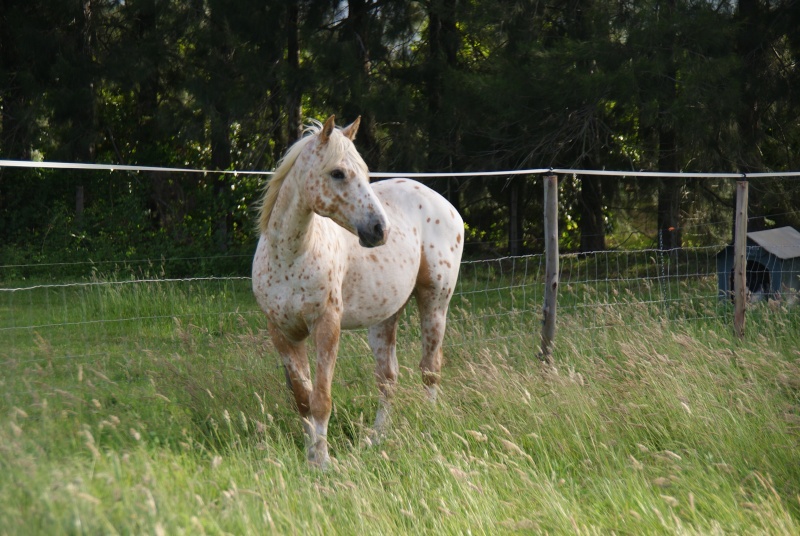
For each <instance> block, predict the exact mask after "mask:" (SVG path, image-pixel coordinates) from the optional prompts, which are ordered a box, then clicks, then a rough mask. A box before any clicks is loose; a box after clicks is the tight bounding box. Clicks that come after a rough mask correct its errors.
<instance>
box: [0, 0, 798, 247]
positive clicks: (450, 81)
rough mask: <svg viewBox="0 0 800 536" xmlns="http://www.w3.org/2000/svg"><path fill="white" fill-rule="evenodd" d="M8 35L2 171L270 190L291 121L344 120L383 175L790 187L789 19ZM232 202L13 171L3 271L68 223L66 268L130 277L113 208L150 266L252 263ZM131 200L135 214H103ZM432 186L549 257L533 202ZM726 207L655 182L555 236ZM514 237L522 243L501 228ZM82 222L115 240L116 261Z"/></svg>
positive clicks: (446, 15) (102, 22)
mask: <svg viewBox="0 0 800 536" xmlns="http://www.w3.org/2000/svg"><path fill="white" fill-rule="evenodd" d="M3 11H4V13H3V16H2V17H0V26H2V31H0V41H1V42H0V50H2V51H3V52H2V58H0V59H1V60H2V63H1V64H0V119H2V121H0V153H1V154H2V156H4V157H8V158H20V159H26V160H27V159H31V158H34V157H35V158H44V159H47V160H65V161H70V162H82V161H83V162H92V161H100V162H110V163H121V164H142V165H159V166H174V167H192V168H206V169H211V170H216V169H221V170H225V169H260V170H265V169H271V168H273V167H274V165H275V163H276V161H277V159H278V158H279V157H280V155H281V154H282V153H283V151H284V150H285V149H286V147H287V145H288V144H289V143H290V142H291V141H292V140H293V139H294V137H295V136H296V135H297V131H298V128H299V124H298V123H297V122H298V121H299V117H300V116H302V117H306V118H322V117H324V116H327V115H328V114H331V113H335V114H337V115H338V116H339V118H340V120H341V121H342V122H345V121H351V120H352V119H354V118H355V117H356V116H359V115H360V116H362V127H361V130H360V132H359V139H358V146H359V149H360V150H361V152H362V153H363V154H364V157H365V159H366V161H367V163H368V164H369V165H370V167H371V168H372V169H375V170H380V171H386V170H391V171H397V172H403V171H437V170H456V171H469V170H498V169H516V168H522V167H547V166H552V167H577V168H594V169H599V168H606V169H612V168H616V169H636V170H639V169H645V170H661V171H734V170H742V171H765V170H779V171H783V170H792V169H798V159H797V156H796V155H797V154H800V151H799V150H798V149H800V128H799V127H798V124H800V123H798V121H797V118H798V117H800V107H799V106H798V102H797V99H796V98H795V96H794V93H793V92H792V89H791V88H792V87H795V86H796V85H797V84H796V82H797V81H798V74H797V72H796V71H797V70H796V69H794V68H793V67H792V66H793V65H795V64H796V63H797V54H798V50H800V47H798V45H797V43H798V42H800V38H798V31H797V28H798V27H800V26H799V25H797V24H793V21H797V20H800V8H798V6H797V4H796V3H792V2H777V3H774V4H764V3H762V2H759V1H757V0H748V1H747V2H745V3H744V6H743V7H741V8H740V6H738V4H737V6H735V7H732V6H730V5H728V4H725V3H723V4H719V3H715V2H708V1H700V2H671V3H667V4H666V5H663V3H659V2H655V1H650V0H648V1H645V2H643V3H636V4H619V5H617V4H610V3H602V2H594V3H591V4H587V5H585V6H584V5H581V6H577V4H574V2H573V3H571V2H565V1H562V0H558V1H556V2H554V3H551V4H547V5H543V4H541V3H540V2H530V1H523V2H520V1H506V0H502V1H496V0H495V1H491V2H487V1H470V2H456V1H454V0H441V1H437V2H418V1H411V0H406V1H400V2H390V3H387V2H365V1H363V0H350V1H348V2H338V3H337V2H310V1H305V0H304V1H299V2H277V1H272V2H262V1H255V0H247V1H244V2H237V3H235V4H232V3H229V2H221V1H218V0H200V1H193V2H178V1H176V0H167V1H163V2H162V1H154V0H128V1H126V2H89V3H84V4H80V3H76V2H66V3H63V2H62V3H57V4H53V3H52V2H43V1H41V0H34V1H25V2H23V1H20V0H13V1H7V2H6V3H4V10H3ZM56 177H57V178H56ZM228 179H229V178H225V179H224V180H222V181H220V180H217V178H216V177H214V176H208V177H203V178H202V179H200V180H192V179H188V178H184V177H163V176H155V175H153V176H142V177H140V178H138V179H137V180H131V178H130V177H129V176H126V175H124V174H115V175H112V176H110V177H102V178H100V177H89V176H88V175H80V176H79V175H70V176H69V178H67V174H64V173H57V174H56V173H50V172H39V173H35V172H17V171H15V170H13V169H4V170H0V213H1V215H0V217H2V221H3V223H4V224H5V225H4V226H3V227H2V228H0V239H1V240H0V243H2V244H4V246H3V247H4V248H5V249H6V250H7V253H6V255H13V256H14V257H18V256H24V257H31V255H32V253H26V252H29V251H30V252H32V251H38V252H39V253H40V255H42V256H45V257H51V258H54V259H56V258H59V256H60V254H59V251H60V250H57V249H49V248H48V247H47V246H46V245H45V246H44V247H43V246H42V244H43V242H44V244H47V243H54V241H53V240H50V239H49V238H50V237H51V236H52V230H50V229H51V227H53V224H54V223H56V226H55V227H60V228H63V227H67V228H69V233H65V236H64V237H63V239H59V241H58V245H59V247H61V246H65V247H66V250H67V251H72V250H75V248H76V246H75V244H74V243H69V244H68V243H67V242H68V241H67V240H66V238H67V237H70V236H72V235H75V236H76V237H77V238H74V239H73V242H76V241H77V242H81V241H83V242H85V241H86V240H91V241H92V242H93V243H94V251H99V250H101V249H102V250H104V251H107V252H108V253H109V255H111V256H114V255H124V254H127V252H128V251H130V250H131V247H130V244H128V243H126V242H127V241H130V240H133V239H128V238H127V237H126V236H125V235H126V234H128V233H130V232H131V230H130V229H124V228H123V229H114V228H113V223H112V222H113V220H115V219H116V220H119V216H120V209H119V204H120V203H122V204H126V205H129V207H128V209H126V210H124V211H123V212H124V218H125V220H126V221H128V220H130V221H131V222H133V229H134V230H135V232H139V230H140V229H142V230H143V232H144V234H143V235H142V236H141V237H139V238H138V239H136V240H138V241H139V242H141V243H153V237H154V236H161V235H163V236H169V237H172V238H173V239H174V240H176V241H177V242H178V243H179V244H183V243H185V242H186V241H188V240H189V238H188V237H187V233H192V234H194V233H199V236H194V237H192V239H191V241H192V242H193V243H199V242H201V241H206V245H207V246H209V247H210V248H211V249H210V250H206V253H209V252H214V253H216V252H219V251H225V250H226V248H231V247H236V246H237V245H239V244H241V243H242V241H243V239H242V236H241V235H242V233H243V229H245V228H246V227H248V226H249V225H245V224H244V223H243V222H244V219H243V215H244V210H243V209H242V207H243V206H246V205H249V204H250V203H252V202H254V201H255V197H256V196H254V195H251V194H252V193H253V192H254V191H256V190H257V189H256V188H254V187H253V186H252V185H251V184H250V183H247V184H246V185H244V186H243V185H242V184H240V182H241V181H243V179H240V178H239V179H235V180H234V179H232V180H228ZM37 181H38V183H37ZM49 181H55V182H57V183H58V184H55V183H51V182H49ZM170 181H173V182H170ZM174 181H178V182H180V183H181V184H180V187H178V186H176V183H175V182H174ZM111 182H116V183H119V184H118V185H111V184H109V183H111ZM131 183H134V184H133V186H132V187H129V188H128V192H127V194H125V195H129V196H131V197H132V199H130V200H128V199H126V200H122V198H119V199H116V200H115V201H114V202H113V203H111V202H108V201H107V199H108V198H109V195H108V193H109V191H111V190H114V191H116V192H119V191H120V189H124V188H125V187H126V185H129V184H131ZM429 183H430V184H431V186H433V187H434V188H436V189H437V190H439V191H441V192H442V193H444V194H445V195H446V196H447V197H448V199H450V200H451V201H453V203H454V204H455V205H456V207H457V208H459V210H460V211H461V212H462V213H463V215H464V217H465V220H466V221H467V223H468V224H469V225H470V228H471V229H473V230H474V232H475V233H476V236H481V237H484V238H483V240H484V241H485V242H486V243H487V248H489V249H492V250H496V249H498V248H508V247H509V244H508V237H509V236H511V235H512V234H513V235H517V236H520V237H521V241H522V242H524V244H525V245H524V248H527V249H529V250H537V249H539V248H540V247H541V246H540V240H539V237H540V235H541V233H540V231H541V229H540V227H539V219H538V218H536V217H535V215H536V214H538V213H539V211H540V206H539V205H540V195H539V194H540V190H539V188H538V187H536V186H535V182H533V181H528V182H526V183H525V185H524V186H523V187H522V189H521V191H519V192H518V195H516V196H510V195H509V189H508V188H506V184H504V181H503V180H498V179H494V178H492V179H485V178H471V179H466V180H460V179H459V180H443V179H436V180H431V181H429ZM793 184H794V182H787V181H779V180H763V181H761V182H760V184H758V185H754V186H755V187H754V189H753V192H752V194H751V201H752V210H751V215H756V216H762V217H768V218H769V219H771V220H773V221H775V222H776V224H793V225H800V221H798V218H800V216H798V214H797V212H796V210H794V207H797V206H798V205H800V200H799V198H798V195H800V194H799V193H798V192H799V191H798V189H797V188H796V187H794V186H793ZM240 186H242V187H240ZM78 187H82V188H83V192H84V198H85V206H84V210H85V213H82V214H79V212H80V211H81V209H80V208H79V206H78V203H75V202H73V200H74V199H75V197H76V189H77V188H78ZM229 187H230V188H231V189H229ZM233 187H235V188H236V189H235V190H233V189H232V188H233ZM714 188H716V186H714V187H711V188H709V187H707V186H706V183H704V182H701V181H689V182H686V183H684V184H682V185H681V186H680V187H679V188H678V189H679V190H680V191H679V192H678V194H679V195H671V196H670V195H658V193H659V192H661V193H662V194H665V192H668V191H669V190H670V188H669V184H668V183H666V182H664V181H639V182H638V183H637V184H636V185H635V186H633V187H631V186H629V185H628V184H625V183H623V182H621V181H606V183H604V184H603V185H602V186H601V187H600V188H599V189H597V190H596V191H591V192H590V191H589V190H587V189H585V188H583V189H582V188H580V187H572V186H567V187H566V188H565V189H564V191H563V192H562V195H563V196H564V197H565V199H564V207H565V208H566V209H567V210H568V211H569V212H568V213H567V218H566V219H565V221H568V222H573V223H574V224H575V225H577V228H575V229H569V230H568V237H569V239H570V240H569V241H568V242H566V243H565V245H566V246H567V247H568V248H569V249H572V250H577V249H586V248H587V247H589V246H590V245H593V246H597V247H604V246H605V247H607V246H613V245H615V244H620V243H624V242H625V240H621V239H620V238H619V237H617V236H615V233H617V232H618V230H619V229H629V228H630V227H631V226H639V222H638V221H637V220H636V217H635V216H634V217H633V219H632V217H631V214H636V213H643V212H648V211H653V212H654V213H655V214H657V217H656V222H655V223H654V224H652V225H647V237H648V238H649V239H650V241H651V242H656V241H657V239H656V237H657V236H658V231H659V230H664V229H668V228H669V227H683V226H684V224H685V223H687V222H689V223H691V222H692V221H702V220H711V221H723V220H725V219H726V218H725V217H720V216H721V214H722V213H724V212H725V211H727V210H730V207H731V199H730V189H729V188H717V191H715V192H713V191H712V190H713V189H714ZM234 191H235V193H233V192H234ZM203 204H204V205H205V206H206V210H204V211H202V215H198V214H197V212H196V210H195V209H196V207H199V206H201V205H203ZM512 204H513V205H514V210H512V208H511V207H512ZM651 204H654V205H655V206H651ZM653 209H655V210H653ZM148 211H149V214H150V215H145V214H148ZM190 213H191V216H190ZM512 213H519V214H522V219H521V221H518V222H509V219H510V215H511V214H512ZM84 219H85V220H87V221H88V223H89V224H91V225H101V224H102V225H108V224H110V225H111V227H110V228H109V229H108V230H107V231H106V232H105V233H104V234H103V236H104V237H105V240H106V242H105V243H104V244H102V245H101V244H100V241H101V239H100V236H101V233H100V232H99V230H98V229H96V228H95V229H92V228H91V225H90V226H89V227H87V226H83V227H81V225H79V224H80V223H81V222H80V221H79V220H84ZM148 219H150V222H149V223H147V222H146V221H145V220H148ZM189 221H191V223H188V222H189ZM58 222H66V223H67V225H66V226H63V225H61V223H58ZM101 222H102V223H101ZM199 222H203V225H206V227H207V228H213V229H214V231H213V233H212V234H216V237H215V238H214V239H213V240H212V239H206V236H207V232H206V231H207V229H206V228H203V227H202V225H200V224H199ZM600 222H604V223H603V225H600ZM75 226H77V229H74V228H73V227H75ZM55 227H53V228H55ZM639 227H641V226H639ZM23 230H24V232H22V231H23ZM512 231H514V232H512ZM148 233H149V234H148ZM704 234H705V235H711V234H714V235H719V234H721V233H720V232H718V231H717V230H713V231H711V232H707V233H704ZM45 236H47V237H48V240H46V241H45V240H43V237H45ZM82 236H85V237H86V238H85V239H83V238H80V237H82ZM29 239H30V242H28V241H27V240H29ZM37 240H38V242H37ZM691 240H692V242H691V244H692V245H693V244H696V243H697V242H698V240H699V239H698V238H697V237H693V238H691ZM644 241H645V240H644V239H642V242H644ZM705 243H708V242H705ZM687 244H689V243H687ZM164 247H166V246H164ZM180 247H183V245H181V246H180ZM134 249H135V250H137V251H140V248H134ZM12 250H14V251H12ZM479 253H480V252H479Z"/></svg>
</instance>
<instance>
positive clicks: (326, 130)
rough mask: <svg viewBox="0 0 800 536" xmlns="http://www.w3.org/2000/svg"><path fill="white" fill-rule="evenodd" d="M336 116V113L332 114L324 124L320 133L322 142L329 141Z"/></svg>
mask: <svg viewBox="0 0 800 536" xmlns="http://www.w3.org/2000/svg"><path fill="white" fill-rule="evenodd" d="M335 118H336V116H335V115H332V116H330V117H329V118H328V119H327V120H326V121H325V124H324V125H322V130H321V131H320V133H319V141H320V143H328V139H329V138H330V137H331V133H332V132H333V129H334V127H336V125H335V124H334V121H333V120H334V119H335Z"/></svg>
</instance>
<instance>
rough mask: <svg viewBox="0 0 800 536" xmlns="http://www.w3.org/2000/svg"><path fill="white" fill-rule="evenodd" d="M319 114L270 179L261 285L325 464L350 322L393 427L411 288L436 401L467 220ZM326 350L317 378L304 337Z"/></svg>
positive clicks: (311, 457)
mask: <svg viewBox="0 0 800 536" xmlns="http://www.w3.org/2000/svg"><path fill="white" fill-rule="evenodd" d="M359 122H360V118H359V119H356V121H355V122H353V123H352V124H351V125H349V126H347V127H345V128H343V129H340V128H337V127H336V126H335V124H334V117H333V116H331V117H330V118H328V120H327V121H325V123H324V124H320V123H317V122H314V123H313V124H312V125H310V126H309V127H308V128H307V129H306V132H305V135H304V137H302V138H301V139H300V140H299V141H298V142H296V143H295V144H294V145H293V146H292V147H291V148H290V149H289V150H288V152H287V153H286V155H285V156H284V157H283V159H282V160H281V162H280V163H279V165H278V168H277V170H276V171H275V173H274V174H273V176H272V178H271V179H270V181H269V182H268V184H267V186H266V188H265V191H264V195H263V198H262V200H261V206H260V214H259V231H260V238H259V242H258V248H257V250H256V253H255V257H254V259H253V278H252V282H253V292H254V293H255V296H256V299H257V301H258V304H259V306H260V307H261V309H263V311H264V313H265V314H266V316H267V320H268V328H269V333H270V336H271V338H272V341H273V344H274V345H275V348H276V350H277V351H278V353H279V354H280V356H281V359H282V361H283V365H284V367H285V370H286V375H287V380H288V383H289V384H290V386H291V389H292V391H293V393H294V398H295V401H296V403H297V408H298V410H299V412H300V416H301V418H302V423H303V428H304V431H305V438H306V448H307V456H308V461H309V463H310V464H311V465H314V466H318V467H322V468H324V467H325V466H326V465H327V464H328V463H329V461H330V457H329V453H328V442H327V434H328V420H329V418H330V414H331V382H332V380H333V371H334V365H335V363H336V355H337V352H338V347H339V336H340V332H341V330H343V329H345V330H350V329H360V328H368V340H369V345H370V347H371V349H372V352H373V354H374V355H375V361H376V366H375V378H376V380H377V384H378V389H379V391H380V401H379V407H378V411H377V414H376V417H375V424H374V430H376V431H377V432H378V433H380V432H381V431H382V430H383V429H384V427H385V426H386V423H387V419H388V415H389V409H390V402H391V399H392V393H393V391H394V390H395V386H396V382H397V374H398V365H397V354H396V351H395V345H396V335H397V323H398V317H399V315H400V313H401V312H402V310H403V308H404V306H405V305H406V303H407V302H408V301H409V299H410V298H411V296H412V295H413V296H414V297H415V298H416V302H417V306H418V309H419V316H420V319H421V323H422V331H421V333H422V360H421V361H420V365H419V366H420V369H421V370H422V381H423V383H424V385H425V388H426V389H427V392H428V394H429V396H430V398H431V399H433V400H435V399H436V393H437V386H438V384H439V380H440V372H441V367H442V339H443V337H444V331H445V322H446V317H447V308H448V305H449V303H450V298H451V297H452V296H453V291H454V289H455V286H456V279H457V278H458V270H459V265H460V261H461V253H462V250H463V245H464V223H463V221H462V219H461V216H459V214H458V212H457V211H456V209H455V208H453V206H452V205H451V204H450V203H449V202H448V201H447V200H445V199H444V198H443V197H442V196H440V195H439V194H437V193H436V192H434V191H433V190H431V189H430V188H427V187H426V186H424V185H422V184H420V183H418V182H416V181H412V180H409V179H402V178H399V179H391V180H385V181H380V182H376V183H374V184H370V181H369V171H368V169H367V165H366V164H365V163H364V160H363V159H362V158H361V156H360V155H359V153H358V151H357V150H356V148H355V146H354V144H353V140H354V139H355V136H356V131H357V130H358V126H359ZM308 337H312V338H313V341H314V343H315V347H316V351H317V356H316V361H315V368H316V370H315V374H314V378H313V381H312V378H311V370H310V366H309V360H308V357H307V355H306V348H305V340H306V339H307V338H308Z"/></svg>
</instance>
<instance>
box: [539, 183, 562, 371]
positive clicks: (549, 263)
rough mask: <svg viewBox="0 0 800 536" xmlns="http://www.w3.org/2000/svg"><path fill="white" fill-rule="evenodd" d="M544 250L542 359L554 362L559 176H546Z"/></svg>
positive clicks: (546, 361)
mask: <svg viewBox="0 0 800 536" xmlns="http://www.w3.org/2000/svg"><path fill="white" fill-rule="evenodd" d="M544 250H545V287H544V307H543V309H542V312H543V314H544V318H543V321H542V324H543V325H542V353H541V356H540V357H541V360H542V361H544V362H545V363H548V364H549V363H552V362H553V357H552V352H553V343H554V341H555V336H556V302H557V298H558V274H559V269H558V176H556V175H548V176H546V177H545V178H544Z"/></svg>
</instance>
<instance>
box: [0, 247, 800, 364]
mask: <svg viewBox="0 0 800 536" xmlns="http://www.w3.org/2000/svg"><path fill="white" fill-rule="evenodd" d="M726 251H727V250H726V249H725V248H724V247H723V246H718V247H704V248H687V249H680V250H673V251H659V250H640V251H604V252H595V253H591V254H566V255H562V257H561V274H560V291H559V329H567V330H585V331H595V332H602V331H603V330H606V329H609V328H613V327H615V326H621V325H625V326H627V327H631V326H632V325H633V324H635V323H663V322H708V321H719V322H720V323H722V324H728V323H729V319H730V315H731V314H732V306H731V301H730V299H728V298H727V297H726V296H725V295H724V293H721V292H720V278H721V277H727V274H719V273H718V272H717V266H718V262H720V259H718V256H720V255H721V256H724V255H726ZM722 261H724V259H722ZM722 264H724V262H723V263H722ZM2 269H3V267H2V266H0V270H2ZM778 276H779V274H774V276H773V277H778ZM543 287H544V257H543V255H526V256H520V257H501V258H495V259H485V260H470V261H465V262H463V263H462V266H461V274H460V278H459V283H458V287H457V290H456V293H455V294H454V297H453V300H452V302H451V308H450V315H449V321H448V322H449V328H450V329H449V330H448V331H449V332H452V333H451V334H450V335H448V339H447V341H446V344H447V346H448V347H449V351H459V349H462V348H463V349H465V351H469V350H466V349H469V348H474V347H475V345H476V344H477V345H479V346H481V345H482V346H487V347H488V346H492V345H497V344H500V345H506V346H509V345H512V346H514V347H515V348H516V351H517V352H522V353H525V354H526V355H527V356H528V357H530V359H535V354H536V349H537V348H536V347H537V345H538V335H539V330H540V321H541V306H542V300H543V290H544V289H543ZM756 299H760V301H761V304H755V303H754V304H753V305H752V307H759V306H762V307H785V308H789V310H791V311H793V313H792V314H800V307H797V306H793V305H792V303H794V301H796V299H797V296H796V293H792V292H791V290H789V289H787V292H786V293H785V294H784V295H773V294H770V295H768V296H759V297H758V298H756ZM415 315H416V311H415V307H414V306H409V307H407V308H406V311H405V313H404V316H403V319H402V320H401V326H400V332H401V333H400V334H399V339H400V340H401V341H402V340H407V341H409V342H408V344H410V345H415V344H418V340H419V339H418V336H419V332H418V328H417V327H416V319H415ZM464 326H468V327H467V328H466V329H465V328H464ZM265 327H266V321H265V319H264V317H263V315H262V313H261V311H260V310H259V308H258V305H257V304H256V302H255V299H254V298H253V295H252V292H251V289H250V278H249V277H248V276H246V275H239V276H230V277H200V278H164V277H158V276H146V277H142V276H129V277H121V276H120V274H119V273H116V274H112V275H107V276H100V275H96V276H95V277H94V278H93V279H90V280H87V281H79V282H64V283H46V284H27V285H26V284H16V285H8V284H7V285H5V286H4V287H3V288H0V354H2V356H3V357H2V359H1V360H0V364H2V366H3V367H4V368H5V369H6V370H9V369H13V368H19V367H28V368H31V369H32V370H33V369H36V368H37V367H38V368H42V367H48V366H50V367H52V366H59V364H65V363H69V362H78V361H79V362H81V363H84V364H87V365H91V363H92V362H93V361H95V360H104V359H109V358H111V359H120V360H122V361H123V362H124V361H125V360H127V359H135V358H136V356H137V355H143V354H148V353H158V354H161V355H169V354H170V353H171V352H177V351H181V350H182V349H185V348H186V347H187V346H191V344H194V343H192V342H191V339H192V337H193V336H199V337H201V338H203V339H204V340H205V341H206V344H208V345H210V346H212V347H213V345H214V344H222V343H223V342H224V341H229V342H230V340H232V339H235V338H236V337H238V336H241V335H243V334H245V333H248V334H251V335H253V336H255V337H258V338H263V339H265V340H266V338H267V337H266V334H265V333H264V329H265ZM559 336H562V335H561V334H559V335H558V336H557V339H558V337H559ZM414 340H416V341H417V342H413V341H414ZM234 343H235V341H234ZM264 344H265V348H266V347H268V344H267V343H264ZM368 355H369V348H368V346H367V344H366V332H364V331H356V332H354V333H350V334H347V335H345V336H344V337H343V339H342V351H341V352H340V356H341V357H342V358H348V357H360V356H368Z"/></svg>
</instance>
